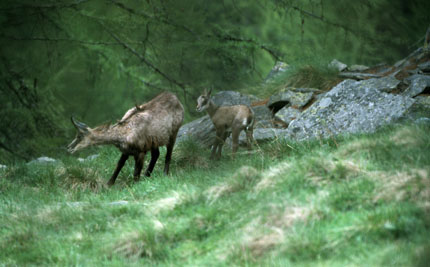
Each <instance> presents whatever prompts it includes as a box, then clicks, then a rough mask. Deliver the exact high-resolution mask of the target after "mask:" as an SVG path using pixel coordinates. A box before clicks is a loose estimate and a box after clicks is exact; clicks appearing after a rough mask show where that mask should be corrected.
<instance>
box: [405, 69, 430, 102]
mask: <svg viewBox="0 0 430 267" xmlns="http://www.w3.org/2000/svg"><path fill="white" fill-rule="evenodd" d="M405 83H406V84H409V87H408V88H407V89H406V90H405V91H404V92H403V95H405V96H409V97H414V96H417V95H419V94H421V93H422V92H424V90H425V89H426V88H428V87H430V76H428V75H421V74H415V75H412V76H410V77H408V78H406V79H405Z"/></svg>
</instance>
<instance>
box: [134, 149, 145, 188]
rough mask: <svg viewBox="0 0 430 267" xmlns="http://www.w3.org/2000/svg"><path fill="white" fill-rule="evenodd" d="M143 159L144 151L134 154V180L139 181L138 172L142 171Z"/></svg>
mask: <svg viewBox="0 0 430 267" xmlns="http://www.w3.org/2000/svg"><path fill="white" fill-rule="evenodd" d="M144 160H145V153H139V154H137V155H134V173H133V178H134V181H135V182H137V181H139V178H140V173H141V172H142V168H143V161H144Z"/></svg>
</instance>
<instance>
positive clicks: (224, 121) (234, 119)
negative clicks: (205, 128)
mask: <svg viewBox="0 0 430 267" xmlns="http://www.w3.org/2000/svg"><path fill="white" fill-rule="evenodd" d="M211 91H212V90H210V91H209V92H206V90H205V92H204V93H203V94H202V95H201V96H199V98H198V99H197V108H196V110H197V111H198V112H202V111H205V110H206V111H207V113H208V114H209V117H210V118H211V120H212V122H213V124H214V126H215V129H216V138H215V142H214V144H213V146H212V153H211V158H218V159H219V158H220V157H221V151H222V146H223V145H224V142H225V140H226V139H227V137H228V136H229V135H230V132H231V134H232V139H233V144H232V146H233V148H232V150H233V153H232V154H233V157H234V154H235V153H236V151H237V148H238V146H239V134H240V132H241V131H242V130H243V131H245V132H246V141H247V146H248V150H251V143H252V142H254V137H253V129H254V122H255V119H254V112H253V111H252V109H251V108H250V107H248V106H246V105H235V106H222V107H218V106H217V105H216V104H215V103H214V102H213V101H212V100H211V99H210V95H211ZM217 149H218V150H217Z"/></svg>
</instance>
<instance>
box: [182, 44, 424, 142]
mask: <svg viewBox="0 0 430 267" xmlns="http://www.w3.org/2000/svg"><path fill="white" fill-rule="evenodd" d="M429 64H430V55H429V54H425V53H423V50H422V49H421V50H420V49H417V50H416V51H414V52H413V53H411V55H409V56H408V57H406V58H405V59H403V60H400V61H398V62H397V63H396V64H394V65H392V66H389V65H387V64H384V63H382V64H379V65H376V66H373V67H367V66H363V65H352V66H350V67H348V66H347V65H346V64H343V63H342V62H339V61H338V60H333V61H332V62H331V63H330V66H332V67H333V68H336V69H337V70H338V71H340V73H339V77H341V78H344V79H345V80H344V81H343V82H341V83H339V84H338V85H337V86H335V87H333V88H332V89H331V90H329V91H328V92H322V91H321V90H319V89H315V88H292V87H287V88H284V89H282V90H280V91H278V92H277V93H275V94H273V95H271V96H270V97H269V98H268V99H266V100H259V99H258V98H257V97H253V96H249V95H244V94H240V93H237V92H231V91H230V92H229V91H226V92H219V93H218V94H217V95H215V97H214V100H215V103H216V104H218V105H235V104H245V105H249V106H252V109H253V111H254V113H255V117H256V124H255V128H254V138H255V139H256V141H257V142H258V141H264V140H273V139H276V138H287V139H293V140H304V139H309V138H329V137H331V136H335V135H338V134H343V133H359V132H360V133H361V132H363V133H368V132H373V131H375V130H376V129H378V128H379V127H381V126H383V125H386V124H389V123H393V122H395V121H396V120H398V119H409V120H410V121H414V122H427V121H429V120H430V118H429V116H428V115H426V113H427V114H430V91H429V88H430V71H429V70H430V65H429ZM287 66H288V65H286V64H285V65H284V64H278V65H276V66H275V67H274V69H273V70H272V71H271V74H269V76H268V78H267V79H266V80H269V79H274V78H276V77H275V76H276V75H277V74H279V73H281V72H283V71H285V69H286V67H287ZM187 137H189V138H192V139H194V140H196V141H197V142H199V143H201V144H202V145H203V146H206V147H209V146H211V144H212V143H213V140H214V138H215V129H214V127H213V125H212V122H211V120H210V118H209V117H208V116H203V117H202V118H199V119H197V120H195V121H193V122H190V123H188V124H186V125H184V126H183V127H182V128H181V129H180V131H179V135H178V141H181V140H183V139H184V138H187ZM245 140H246V139H245V134H244V133H242V134H241V135H240V137H239V141H240V143H241V144H245ZM228 142H229V141H228V140H227V143H228Z"/></svg>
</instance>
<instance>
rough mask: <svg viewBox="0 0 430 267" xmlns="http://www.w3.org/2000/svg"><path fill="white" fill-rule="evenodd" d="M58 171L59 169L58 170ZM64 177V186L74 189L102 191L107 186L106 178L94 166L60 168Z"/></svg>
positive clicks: (59, 171)
mask: <svg viewBox="0 0 430 267" xmlns="http://www.w3.org/2000/svg"><path fill="white" fill-rule="evenodd" d="M56 171H57V170H56ZM57 172H58V173H62V175H61V176H63V177H64V180H63V186H64V187H66V188H67V189H71V190H72V191H92V192H94V193H97V192H100V191H101V190H103V189H106V188H107V185H106V182H105V180H104V178H103V177H102V176H101V175H100V173H99V172H98V171H97V170H95V169H93V168H67V169H65V170H63V169H58V171H57Z"/></svg>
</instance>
